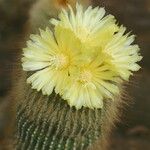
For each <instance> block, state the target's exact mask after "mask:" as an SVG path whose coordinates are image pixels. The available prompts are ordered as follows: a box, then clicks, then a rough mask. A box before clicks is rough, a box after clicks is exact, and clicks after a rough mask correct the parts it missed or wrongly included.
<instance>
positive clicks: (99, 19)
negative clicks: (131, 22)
mask: <svg viewBox="0 0 150 150" xmlns="http://www.w3.org/2000/svg"><path fill="white" fill-rule="evenodd" d="M68 7H69V11H67V10H64V9H63V10H62V12H61V13H60V14H59V20H56V19H51V21H50V22H51V23H52V24H53V25H55V26H57V25H60V26H62V27H64V28H68V29H70V30H72V31H73V32H74V33H75V35H76V36H77V37H78V38H79V39H80V40H81V41H82V42H83V43H85V46H86V44H88V46H87V48H88V47H89V46H98V45H100V46H102V45H105V44H106V42H107V41H108V40H109V39H110V38H111V37H112V36H113V34H114V33H115V32H116V31H118V26H117V25H116V24H115V22H116V20H115V18H114V16H113V15H107V16H105V17H104V15H105V9H104V8H99V7H96V8H93V9H92V6H89V7H88V8H87V9H86V10H85V11H84V9H83V7H82V6H81V5H79V4H78V3H77V5H76V13H74V11H73V9H72V7H71V6H68Z"/></svg>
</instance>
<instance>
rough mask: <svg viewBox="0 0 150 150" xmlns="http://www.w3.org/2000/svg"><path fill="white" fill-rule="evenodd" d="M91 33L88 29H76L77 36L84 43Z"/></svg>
mask: <svg viewBox="0 0 150 150" xmlns="http://www.w3.org/2000/svg"><path fill="white" fill-rule="evenodd" d="M89 33H90V31H88V29H86V27H82V26H78V27H77V28H76V34H77V36H78V38H80V40H81V41H82V42H85V41H86V39H87V37H88V34H89Z"/></svg>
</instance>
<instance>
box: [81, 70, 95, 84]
mask: <svg viewBox="0 0 150 150" xmlns="http://www.w3.org/2000/svg"><path fill="white" fill-rule="evenodd" d="M91 79H92V73H91V72H90V71H83V72H82V73H81V75H80V82H82V83H88V82H91Z"/></svg>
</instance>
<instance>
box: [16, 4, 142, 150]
mask: <svg viewBox="0 0 150 150" xmlns="http://www.w3.org/2000/svg"><path fill="white" fill-rule="evenodd" d="M68 8H69V11H68V10H63V11H62V13H61V14H60V15H59V17H58V20H57V19H51V24H53V25H54V28H53V29H54V30H52V31H51V30H50V29H49V27H47V28H46V29H45V30H40V35H31V36H30V40H29V41H28V42H27V47H26V48H24V49H23V58H22V67H23V70H24V71H27V75H26V76H25V77H23V81H26V80H27V83H28V84H30V85H28V84H26V83H22V84H20V86H19V88H21V87H23V89H22V90H21V91H23V93H22V94H21V96H22V97H21V98H20V99H18V101H17V102H18V106H17V134H16V136H17V140H16V144H15V145H14V146H15V149H17V150H84V149H94V150H95V149H101V150H104V149H107V146H108V142H109V134H110V132H111V131H112V127H113V125H114V124H115V122H116V121H117V120H118V118H119V115H120V113H118V111H119V107H120V106H121V104H122V102H123V99H122V97H123V94H122V93H124V92H123V91H124V90H123V89H122V87H123V83H124V81H128V80H129V77H130V75H131V74H132V72H133V71H138V70H139V69H140V66H139V65H138V64H137V63H136V62H138V61H140V60H141V59H142V57H141V56H140V54H139V53H138V52H139V47H138V45H131V44H132V42H133V41H134V36H133V35H131V36H129V34H125V31H126V28H125V27H123V26H120V27H119V26H118V25H117V24H116V21H115V19H114V17H113V16H112V15H108V16H105V17H104V15H105V10H104V8H92V7H88V8H87V10H86V11H84V9H83V7H82V6H81V5H79V4H77V5H76V13H74V12H73V8H72V7H71V6H69V7H68ZM68 16H69V17H68ZM91 20H92V21H91ZM94 26H95V29H93V27H94ZM99 39H100V40H99Z"/></svg>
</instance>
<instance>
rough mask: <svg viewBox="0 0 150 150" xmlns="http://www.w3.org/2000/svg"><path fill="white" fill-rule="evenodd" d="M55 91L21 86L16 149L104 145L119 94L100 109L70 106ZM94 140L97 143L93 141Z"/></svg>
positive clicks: (115, 117)
mask: <svg viewBox="0 0 150 150" xmlns="http://www.w3.org/2000/svg"><path fill="white" fill-rule="evenodd" d="M60 99H61V97H60V96H59V95H57V94H55V93H52V94H51V96H49V97H47V96H43V95H42V93H40V92H37V91H36V90H32V89H31V88H30V87H29V86H27V87H26V89H25V97H24V99H22V100H21V101H20V102H19V105H18V113H17V122H18V123H17V131H18V132H17V136H18V138H17V143H16V149H18V150H33V149H34V150H51V149H53V150H63V149H66V150H75V149H77V150H80V149H87V148H91V149H92V148H93V149H94V144H95V146H97V147H98V148H99V149H101V148H102V147H103V149H104V147H106V146H107V144H106V142H108V140H109V139H108V137H107V136H108V132H110V129H111V128H112V126H113V124H114V123H115V121H116V120H117V119H118V113H117V112H118V110H119V109H118V108H119V107H118V106H120V103H121V101H120V98H119V97H117V98H116V101H115V102H111V101H106V103H105V104H104V107H103V108H102V109H94V110H92V109H89V108H82V109H80V110H77V109H75V108H74V107H70V106H69V105H68V104H67V103H66V102H65V101H62V100H60ZM97 142H98V143H97Z"/></svg>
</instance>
